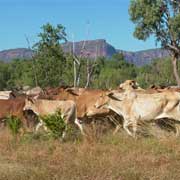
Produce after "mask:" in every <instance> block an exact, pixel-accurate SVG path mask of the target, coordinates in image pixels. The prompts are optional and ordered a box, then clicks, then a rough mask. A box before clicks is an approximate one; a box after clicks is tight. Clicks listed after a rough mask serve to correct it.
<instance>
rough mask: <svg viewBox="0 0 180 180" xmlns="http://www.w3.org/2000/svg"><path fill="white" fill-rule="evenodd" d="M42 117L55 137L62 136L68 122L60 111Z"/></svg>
mask: <svg viewBox="0 0 180 180" xmlns="http://www.w3.org/2000/svg"><path fill="white" fill-rule="evenodd" d="M41 119H42V120H43V122H44V123H45V125H46V127H47V128H48V129H49V130H50V131H51V134H52V135H53V137H54V138H59V137H61V136H62V133H63V131H64V130H65V128H66V124H65V122H64V119H63V118H62V117H61V112H60V111H57V112H56V113H54V114H51V115H45V116H41Z"/></svg>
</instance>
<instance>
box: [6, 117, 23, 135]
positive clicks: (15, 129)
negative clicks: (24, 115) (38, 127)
mask: <svg viewBox="0 0 180 180" xmlns="http://www.w3.org/2000/svg"><path fill="white" fill-rule="evenodd" d="M6 121H7V126H8V128H9V129H10V131H11V133H12V134H13V135H14V136H15V135H17V134H18V133H19V130H20V128H21V127H22V123H21V120H20V119H19V118H17V117H15V116H9V117H7V119H6Z"/></svg>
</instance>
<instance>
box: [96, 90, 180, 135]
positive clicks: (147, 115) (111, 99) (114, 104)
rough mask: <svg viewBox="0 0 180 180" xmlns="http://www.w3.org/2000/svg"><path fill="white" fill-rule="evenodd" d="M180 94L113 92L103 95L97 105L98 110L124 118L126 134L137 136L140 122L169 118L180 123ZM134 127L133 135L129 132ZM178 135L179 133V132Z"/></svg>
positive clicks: (170, 92)
mask: <svg viewBox="0 0 180 180" xmlns="http://www.w3.org/2000/svg"><path fill="white" fill-rule="evenodd" d="M179 102H180V93H178V92H172V91H169V92H168V91H165V92H162V93H153V94H148V93H144V94H143V93H137V92H136V91H132V90H131V91H125V92H118V91H112V92H110V93H108V94H107V95H102V96H101V97H100V98H99V99H98V100H97V101H96V104H95V107H96V108H100V107H106V108H109V109H111V110H113V111H114V112H116V113H117V114H119V115H122V116H123V118H124V123H123V128H124V129H125V130H126V132H127V133H128V134H129V135H131V136H134V137H135V135H136V130H137V123H138V121H139V120H142V121H151V120H156V119H161V118H169V119H174V120H178V121H180V104H179ZM129 125H132V127H133V133H132V132H130V130H129V128H128V127H129ZM177 133H178V132H177Z"/></svg>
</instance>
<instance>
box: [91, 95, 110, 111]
mask: <svg viewBox="0 0 180 180" xmlns="http://www.w3.org/2000/svg"><path fill="white" fill-rule="evenodd" d="M108 102H109V97H108V96H107V94H105V93H103V94H101V95H100V96H99V98H98V99H97V101H96V103H95V105H94V106H95V108H98V109H99V108H103V107H105V106H106V105H107V104H108Z"/></svg>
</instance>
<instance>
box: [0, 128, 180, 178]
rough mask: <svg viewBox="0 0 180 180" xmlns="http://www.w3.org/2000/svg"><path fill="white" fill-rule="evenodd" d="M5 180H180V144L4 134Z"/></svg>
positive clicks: (0, 174)
mask: <svg viewBox="0 0 180 180" xmlns="http://www.w3.org/2000/svg"><path fill="white" fill-rule="evenodd" d="M0 139H1V141H0V179H2V180H6V179H7V180H11V179H12V180H27V179H30V180H35V179H37V180H47V179H49V180H51V179H52V180H56V179H57V180H59V179H60V180H61V179H62V180H76V179H77V180H80V179H82V180H111V179H112V180H113V179H114V180H116V179H117V180H121V179H122V180H138V179H145V180H148V179H149V180H158V179H163V180H165V179H167V180H173V179H180V139H179V138H176V137H175V136H169V137H167V136H166V137H164V138H153V137H148V138H144V137H140V138H138V139H137V140H135V139H132V138H130V137H128V136H127V135H126V134H125V133H124V132H123V131H122V132H120V133H118V134H117V135H116V136H113V135H111V133H108V134H105V135H103V136H101V138H95V137H93V136H90V137H89V138H85V139H84V140H76V141H67V142H60V141H58V140H52V139H47V138H46V137H44V136H40V135H39V136H38V135H36V136H35V135H34V136H32V135H26V136H24V137H21V138H19V137H18V138H14V137H12V136H11V134H10V133H9V132H8V130H2V131H1V132H0Z"/></svg>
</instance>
